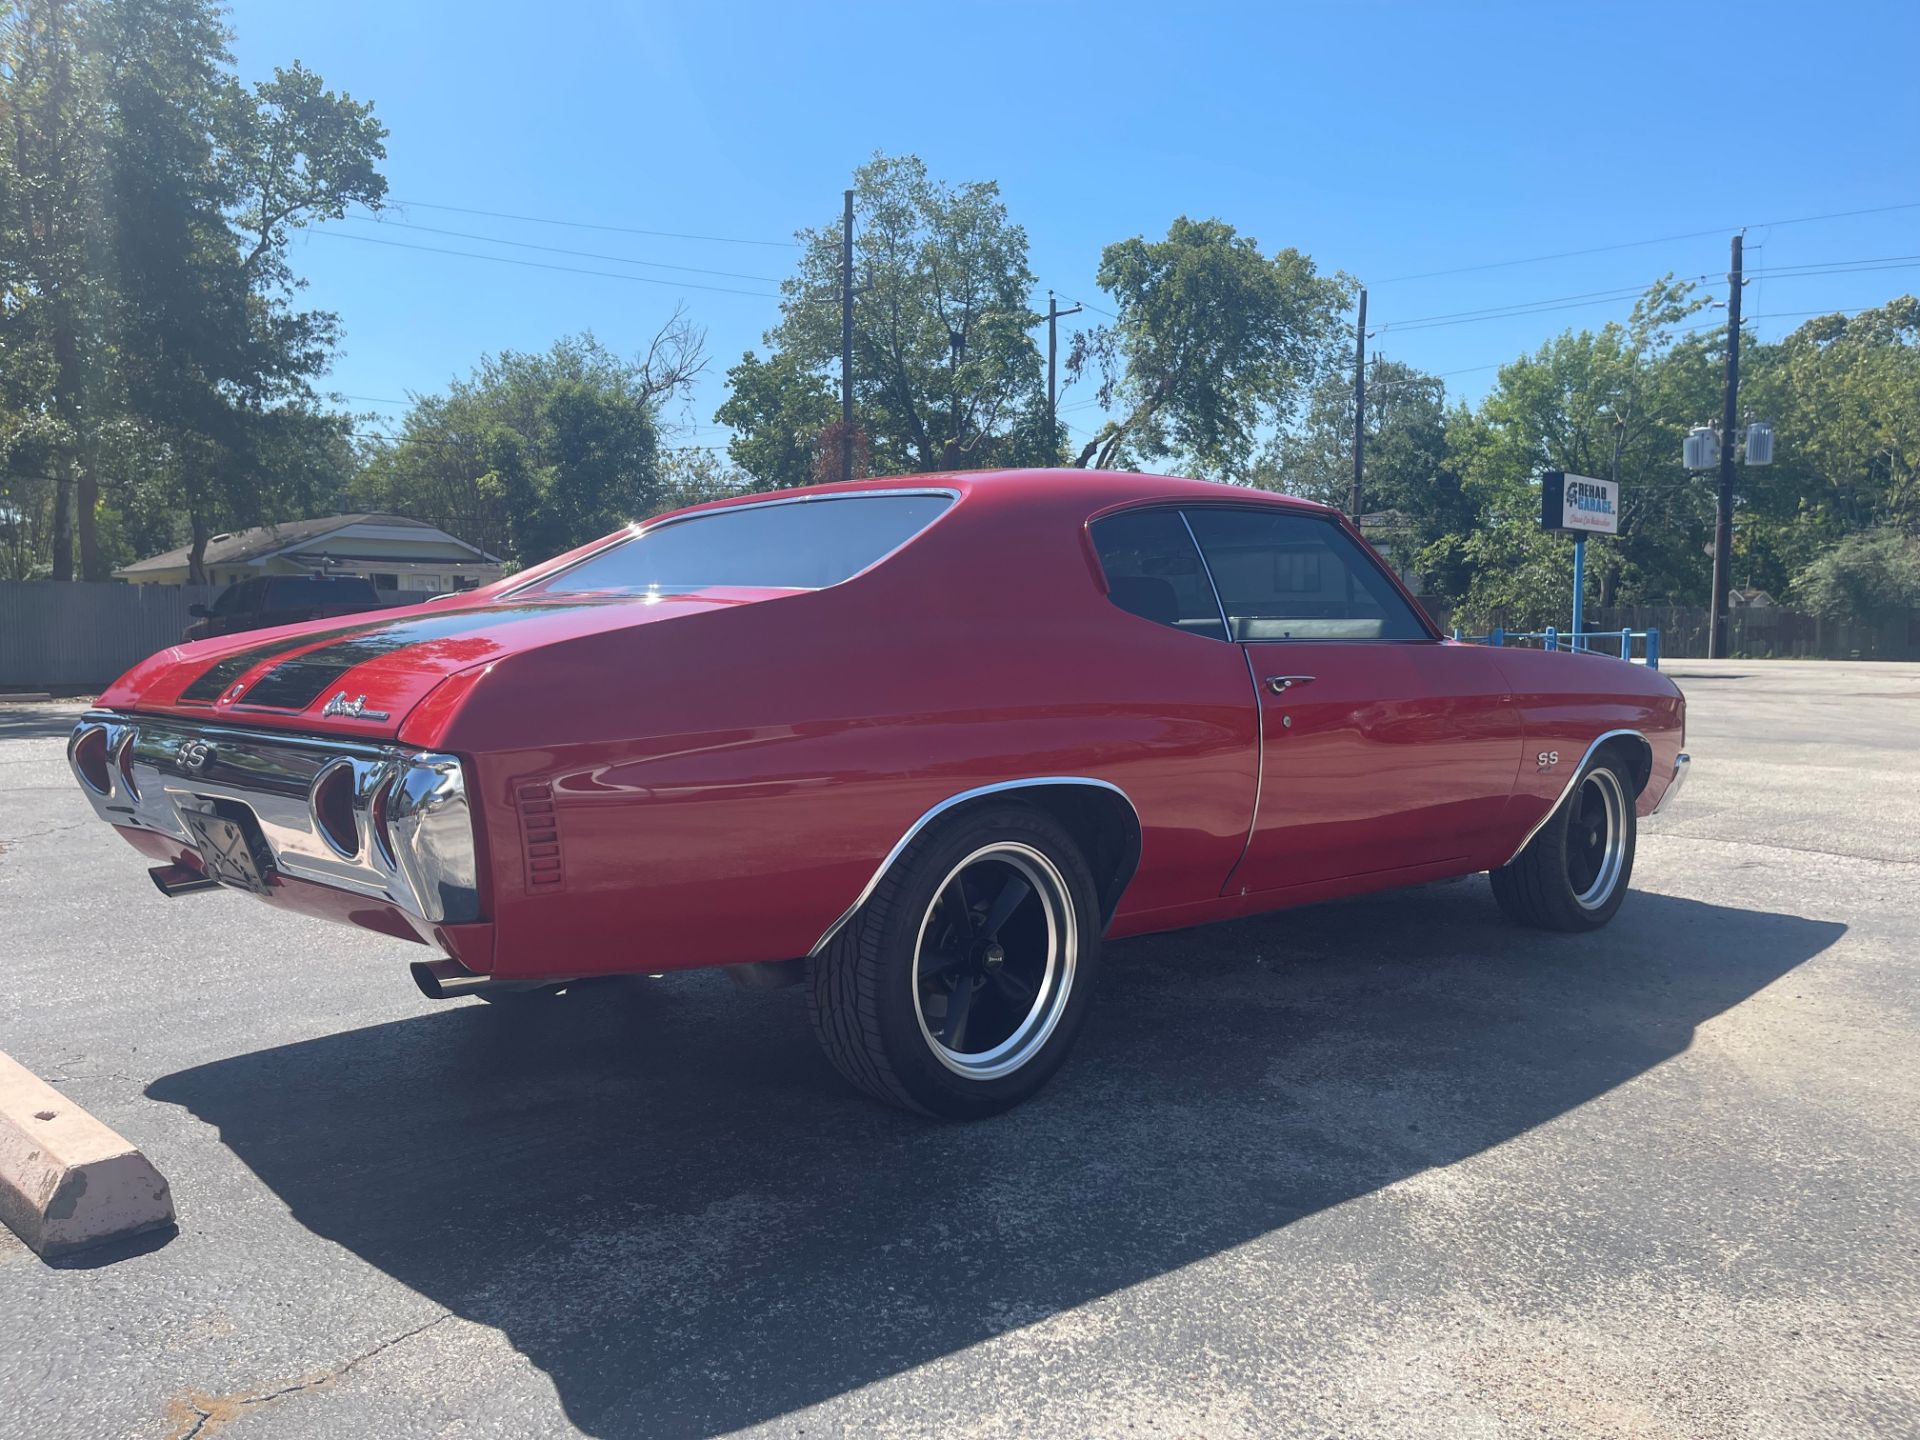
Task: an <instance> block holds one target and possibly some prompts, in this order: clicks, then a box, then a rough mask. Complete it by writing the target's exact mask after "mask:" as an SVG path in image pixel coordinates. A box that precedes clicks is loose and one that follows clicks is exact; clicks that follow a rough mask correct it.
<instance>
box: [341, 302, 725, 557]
mask: <svg viewBox="0 0 1920 1440" xmlns="http://www.w3.org/2000/svg"><path fill="white" fill-rule="evenodd" d="M701 344H702V339H701V336H700V334H699V332H698V331H696V330H694V329H692V328H691V327H690V326H688V325H687V324H686V323H685V320H684V317H682V316H680V315H678V314H677V313H676V315H675V317H674V319H673V320H672V321H670V322H669V324H668V326H667V327H666V329H664V330H663V331H662V332H661V338H659V339H657V340H656V341H655V343H654V345H653V346H652V348H651V349H650V350H649V352H648V354H647V355H646V356H645V357H643V358H642V359H640V360H637V361H628V360H623V359H621V358H620V357H619V356H617V355H615V354H613V353H612V352H611V351H609V350H608V349H607V348H606V347H605V346H603V345H602V344H601V343H600V342H599V341H597V340H595V339H594V338H593V336H591V335H580V336H572V337H568V338H566V339H562V340H559V341H557V342H555V344H554V345H553V347H552V348H551V349H550V350H548V351H546V352H545V353H544V354H538V355H533V354H523V353H515V352H512V351H505V352H502V353H501V354H499V355H490V356H486V357H484V358H483V359H482V360H481V362H480V364H479V366H478V367H477V368H476V369H475V370H474V372H473V374H472V375H471V377H469V378H468V379H465V380H456V381H454V382H453V384H452V385H450V386H449V387H448V389H447V393H446V394H445V395H435V396H427V397H424V398H417V399H416V400H415V402H414V406H413V409H412V410H411V411H409V412H408V414H407V416H406V419H405V421H404V422H403V427H402V431H401V434H400V436H399V438H398V439H397V440H395V441H394V442H393V443H391V444H381V445H379V446H377V447H376V448H375V449H373V450H372V451H371V452H370V453H369V454H368V456H367V461H366V467H365V469H364V471H363V472H362V473H361V475H360V476H359V477H358V479H357V480H356V481H355V483H354V485H353V488H352V498H353V500H354V502H355V503H356V504H358V505H361V506H363V507H365V508H367V509H373V510H385V511H394V512H398V513H401V514H406V515H412V516H414V517H416V518H419V519H431V520H433V521H434V522H435V523H437V524H440V525H443V526H444V527H445V528H446V529H447V530H449V531H450V532H451V533H453V534H455V535H457V536H459V537H460V538H461V539H463V540H466V541H468V542H469V543H470V544H474V545H478V546H480V547H481V548H482V549H485V550H488V551H491V552H492V553H494V554H497V555H500V556H502V557H503V558H505V559H507V560H509V561H511V562H513V563H514V564H516V565H528V564H532V563H534V562H535V561H539V560H544V559H546V558H547V557H548V556H550V555H555V554H558V553H560V552H562V551H564V550H568V549H571V548H572V547H574V546H576V545H580V544H584V543H585V542H586V541H588V540H591V539H593V538H595V537H596V536H599V535H604V534H606V533H607V532H608V531H609V530H613V529H615V528H617V527H618V526H620V525H622V524H624V523H626V522H628V521H631V520H637V519H640V518H643V517H644V516H646V515H648V514H651V513H653V512H654V511H656V510H658V509H660V508H662V506H661V501H662V498H663V494H664V484H663V480H662V476H661V473H660V465H659V453H658V452H659V423H658V417H659V410H660V406H661V403H662V402H663V401H664V400H665V399H667V398H668V397H669V396H672V395H678V394H683V393H684V392H685V390H686V388H687V386H688V385H689V384H691V382H692V380H693V378H694V376H696V375H697V374H698V373H699V371H700V368H701V366H702V364H703V361H702V359H701Z"/></svg>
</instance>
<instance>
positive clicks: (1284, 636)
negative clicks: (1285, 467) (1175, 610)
mask: <svg viewBox="0 0 1920 1440" xmlns="http://www.w3.org/2000/svg"><path fill="white" fill-rule="evenodd" d="M1186 516H1187V522H1188V523H1189V524H1190V525H1192V526H1193V533H1194V535H1195V537H1196V538H1197V539H1198V540H1199V542H1200V549H1201V552H1202V553H1203V554H1204V555H1205V556H1206V558H1207V569H1208V570H1209V571H1210V572H1211V574H1212V577H1213V584H1214V587H1215V588H1216V589H1217V590H1218V591H1219V592H1220V603H1221V605H1222V607H1223V608H1224V609H1225V610H1226V612H1227V623H1228V625H1229V626H1230V627H1231V628H1232V632H1233V638H1234V639H1236V640H1426V639H1430V638H1431V636H1430V633H1429V632H1428V630H1427V628H1426V626H1424V625H1423V624H1421V623H1420V619H1419V617H1418V616H1416V615H1415V614H1414V612H1413V609H1412V607H1411V606H1409V605H1408V604H1407V602H1406V600H1405V598H1404V597H1403V596H1402V595H1401V594H1400V592H1399V591H1398V590H1396V589H1395V588H1394V586H1393V582H1392V581H1391V580H1389V579H1388V578H1387V576H1386V574H1385V573H1384V572H1383V571H1382V570H1381V569H1380V566H1379V565H1378V564H1377V563H1376V562H1375V561H1374V560H1373V558H1372V557H1371V556H1369V555H1367V554H1366V553H1365V552H1364V551H1363V550H1362V549H1361V548H1360V547H1359V546H1358V545H1356V544H1355V543H1354V542H1353V540H1352V539H1351V538H1350V537H1349V536H1348V535H1347V533H1346V532H1345V531H1344V530H1342V529H1341V528H1340V527H1339V526H1338V525H1336V524H1334V523H1333V522H1332V521H1331V520H1323V519H1320V518H1319V517H1318V516H1315V515H1308V514H1302V513H1300V512H1298V511H1286V510H1264V509H1263V510H1236V509H1231V508H1227V507H1217V508H1198V507H1196V508H1195V509H1192V510H1189V511H1187V512H1186Z"/></svg>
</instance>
